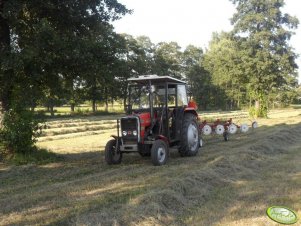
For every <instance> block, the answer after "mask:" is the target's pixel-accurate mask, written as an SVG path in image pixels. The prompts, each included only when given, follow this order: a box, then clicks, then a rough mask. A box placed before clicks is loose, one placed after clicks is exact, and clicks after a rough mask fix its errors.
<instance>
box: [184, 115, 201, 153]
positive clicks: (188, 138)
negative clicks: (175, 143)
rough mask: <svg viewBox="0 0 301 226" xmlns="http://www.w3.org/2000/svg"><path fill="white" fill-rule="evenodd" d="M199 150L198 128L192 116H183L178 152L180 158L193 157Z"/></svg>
mask: <svg viewBox="0 0 301 226" xmlns="http://www.w3.org/2000/svg"><path fill="white" fill-rule="evenodd" d="M199 148H200V136H199V128H198V124H197V121H196V117H195V115H194V114H191V113H186V114H185V115H184V120H183V125H182V130H181V142H180V147H179V152H180V154H181V156H195V155H196V154H197V153H198V151H199Z"/></svg>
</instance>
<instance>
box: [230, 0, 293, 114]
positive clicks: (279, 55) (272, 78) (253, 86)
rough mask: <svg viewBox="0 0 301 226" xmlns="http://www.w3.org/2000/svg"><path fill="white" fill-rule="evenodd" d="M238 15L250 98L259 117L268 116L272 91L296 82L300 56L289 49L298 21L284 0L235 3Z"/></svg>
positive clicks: (236, 29)
mask: <svg viewBox="0 0 301 226" xmlns="http://www.w3.org/2000/svg"><path fill="white" fill-rule="evenodd" d="M231 2H232V3H233V4H235V6H236V10H237V12H236V13H235V14H234V15H233V18H232V20H231V22H232V24H233V25H234V30H233V35H234V37H235V38H236V39H237V41H238V42H240V50H241V55H242V65H243V67H244V69H245V70H244V73H245V75H246V77H247V80H248V86H247V89H248V94H249V95H250V96H251V98H252V99H253V100H255V109H256V115H257V116H266V115H267V109H268V99H269V95H270V94H271V93H272V90H273V89H275V88H280V87H282V86H284V85H287V84H289V81H290V80H292V79H293V80H296V69H297V65H296V63H295V60H296V54H295V53H294V52H293V49H292V48H291V46H290V45H289V43H288V41H289V40H290V38H291V36H292V34H293V32H292V29H295V28H297V25H298V20H297V18H295V17H291V16H290V15H288V14H283V13H282V12H281V8H282V7H283V6H284V0H231Z"/></svg>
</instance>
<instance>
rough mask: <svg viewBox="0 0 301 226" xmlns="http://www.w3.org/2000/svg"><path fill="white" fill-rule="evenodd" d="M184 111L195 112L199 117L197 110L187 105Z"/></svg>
mask: <svg viewBox="0 0 301 226" xmlns="http://www.w3.org/2000/svg"><path fill="white" fill-rule="evenodd" d="M184 112H185V113H191V114H194V115H195V117H197V118H198V117H199V115H198V113H197V112H196V110H195V109H194V108H190V107H187V108H185V109H184Z"/></svg>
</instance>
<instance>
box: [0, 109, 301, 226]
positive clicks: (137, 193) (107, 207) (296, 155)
mask: <svg viewBox="0 0 301 226" xmlns="http://www.w3.org/2000/svg"><path fill="white" fill-rule="evenodd" d="M270 117H271V119H266V120H260V121H259V123H260V125H261V126H260V128H258V129H257V130H256V132H253V133H249V134H248V135H237V136H235V137H231V138H230V139H231V140H230V141H229V142H224V141H223V139H222V138H217V137H211V138H208V139H206V140H205V146H204V148H202V149H201V151H200V154H199V155H198V156H196V157H192V158H181V157H179V155H178V153H177V152H176V151H173V152H172V153H171V158H170V161H169V162H168V164H167V165H166V166H163V167H154V166H152V165H151V163H150V160H149V159H142V158H141V157H140V156H138V155H127V156H124V159H123V163H122V164H121V165H119V166H113V167H112V166H107V165H105V164H104V162H103V152H86V153H74V154H71V153H68V154H65V156H64V157H65V161H62V162H58V163H53V164H48V165H44V166H35V165H32V166H21V167H11V166H5V165H0V225H16V224H17V225H28V224H29V225H35V224H36V225H46V224H54V225H59V224H60V225H68V224H70V225H277V224H276V223H273V222H272V221H271V220H269V219H268V218H267V216H266V215H265V210H266V208H267V207H269V206H271V205H285V206H288V207H291V208H292V209H294V210H295V211H297V213H298V215H299V216H300V215H301V198H300V197H301V189H300V188H301V164H300V162H301V136H300V134H301V110H294V111H291V112H289V113H288V112H281V113H280V112H279V113H278V114H274V115H273V114H271V116H270ZM298 223H300V222H298Z"/></svg>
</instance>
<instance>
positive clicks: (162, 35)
mask: <svg viewBox="0 0 301 226" xmlns="http://www.w3.org/2000/svg"><path fill="white" fill-rule="evenodd" d="M119 2H120V3H122V4H124V5H126V6H127V8H128V9H133V11H134V12H133V13H132V14H131V15H126V16H124V17H123V18H122V19H120V20H118V21H116V22H114V26H115V30H116V32H118V33H127V34H131V35H133V36H140V35H145V36H148V37H149V38H150V39H151V40H152V42H154V43H158V42H162V41H164V42H170V41H176V42H177V43H178V44H179V45H180V46H181V47H183V48H185V47H186V46H187V45H189V44H193V45H195V46H198V47H202V48H205V47H207V46H208V42H209V41H210V39H211V35H212V32H215V31H217V32H220V31H230V30H231V29H232V26H231V24H230V20H229V19H230V18H231V17H232V15H233V13H234V12H235V8H234V5H233V4H232V3H231V2H230V1H229V0H208V1H200V0H119ZM285 2H286V6H285V7H284V8H283V12H286V13H289V14H290V15H292V16H296V17H298V19H299V21H300V22H301V1H300V0H285ZM295 32H296V35H294V36H293V37H292V39H291V42H290V43H291V45H292V46H293V47H294V48H295V52H296V53H297V54H299V55H300V57H299V58H298V60H297V63H298V65H299V83H301V70H300V68H301V25H299V28H298V29H297V30H295Z"/></svg>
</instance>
